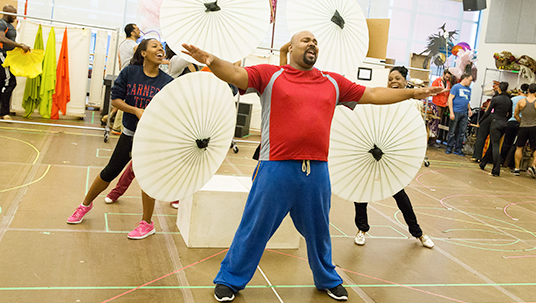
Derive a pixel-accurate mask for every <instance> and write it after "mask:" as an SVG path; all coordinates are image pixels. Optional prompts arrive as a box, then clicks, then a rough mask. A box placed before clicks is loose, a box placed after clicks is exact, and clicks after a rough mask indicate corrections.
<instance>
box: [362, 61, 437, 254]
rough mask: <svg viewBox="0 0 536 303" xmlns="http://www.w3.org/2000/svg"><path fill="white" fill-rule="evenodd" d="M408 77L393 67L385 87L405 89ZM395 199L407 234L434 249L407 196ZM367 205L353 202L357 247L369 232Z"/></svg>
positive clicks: (401, 69) (400, 192)
mask: <svg viewBox="0 0 536 303" xmlns="http://www.w3.org/2000/svg"><path fill="white" fill-rule="evenodd" d="M407 75H408V70H407V69H406V68H405V67H403V66H395V67H393V68H392V69H391V72H390V73H389V80H388V82H387V87H389V88H398V89H402V88H405V87H406V85H407V81H406V77H407ZM393 198H395V201H396V204H397V205H398V208H399V209H400V211H402V215H403V216H404V220H405V221H406V224H407V225H408V228H409V233H410V234H411V235H412V236H414V237H415V238H417V239H419V241H421V244H422V245H423V246H424V247H427V248H432V247H434V242H433V241H432V239H430V237H428V236H427V235H425V234H423V232H422V230H421V227H420V226H419V224H418V223H417V217H416V216H415V212H414V211H413V207H412V206H411V201H410V200H409V197H408V195H407V194H406V191H404V189H402V190H400V191H399V192H398V193H396V194H394V195H393ZM367 205H368V203H364V202H354V206H355V225H356V227H357V229H358V231H357V234H356V236H355V238H354V242H355V244H357V245H365V233H366V232H368V231H369V229H370V226H369V225H368V217H367Z"/></svg>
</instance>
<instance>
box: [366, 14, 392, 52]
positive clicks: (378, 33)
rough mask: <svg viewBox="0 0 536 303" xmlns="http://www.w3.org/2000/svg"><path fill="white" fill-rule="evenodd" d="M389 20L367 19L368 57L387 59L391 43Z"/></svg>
mask: <svg viewBox="0 0 536 303" xmlns="http://www.w3.org/2000/svg"><path fill="white" fill-rule="evenodd" d="M390 21H391V20H389V19H367V26H368V31H369V49H368V53H367V57H369V58H377V59H385V57H386V56H387V42H388V41H389V23H390Z"/></svg>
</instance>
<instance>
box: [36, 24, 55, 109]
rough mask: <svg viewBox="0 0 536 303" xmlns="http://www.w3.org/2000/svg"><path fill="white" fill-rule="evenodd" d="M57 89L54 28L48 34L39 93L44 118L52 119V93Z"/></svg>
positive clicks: (40, 107)
mask: <svg viewBox="0 0 536 303" xmlns="http://www.w3.org/2000/svg"><path fill="white" fill-rule="evenodd" d="M55 89H56V34H55V33H54V28H51V29H50V34H48V40H47V48H46V50H45V59H43V75H42V78H41V87H40V89H39V94H40V96H41V102H40V103H39V113H40V114H41V116H42V117H43V118H46V119H50V113H51V111H52V95H53V94H54V90H55Z"/></svg>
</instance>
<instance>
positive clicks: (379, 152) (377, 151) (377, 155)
mask: <svg viewBox="0 0 536 303" xmlns="http://www.w3.org/2000/svg"><path fill="white" fill-rule="evenodd" d="M368 152H369V153H371V154H372V156H373V157H374V159H376V161H380V160H381V158H382V156H383V154H384V153H383V151H382V150H381V149H380V148H379V147H378V146H376V144H374V148H372V149H371V150H369V151H368Z"/></svg>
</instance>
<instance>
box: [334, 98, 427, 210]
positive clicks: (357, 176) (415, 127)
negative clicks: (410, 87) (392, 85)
mask: <svg viewBox="0 0 536 303" xmlns="http://www.w3.org/2000/svg"><path fill="white" fill-rule="evenodd" d="M425 152H426V129H425V126H424V122H423V119H422V117H421V114H420V113H419V111H418V110H417V109H416V108H415V106H414V105H413V103H412V102H411V101H404V102H400V103H396V104H392V105H371V104H364V105H357V106H356V107H355V109H354V110H353V111H352V110H350V109H348V108H346V107H343V106H337V108H336V110H335V115H334V118H333V125H332V128H331V141H330V149H329V157H328V164H329V170H330V178H331V183H332V191H333V193H334V194H336V195H337V196H339V197H341V198H343V199H346V200H349V201H356V202H370V201H379V200H383V199H385V198H388V197H390V196H392V195H394V194H395V193H397V192H398V191H400V190H401V189H403V188H404V187H406V185H408V184H409V182H410V181H411V180H412V179H413V178H414V177H415V175H416V174H417V172H418V171H419V169H420V167H421V164H422V161H423V159H424V155H425Z"/></svg>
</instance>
